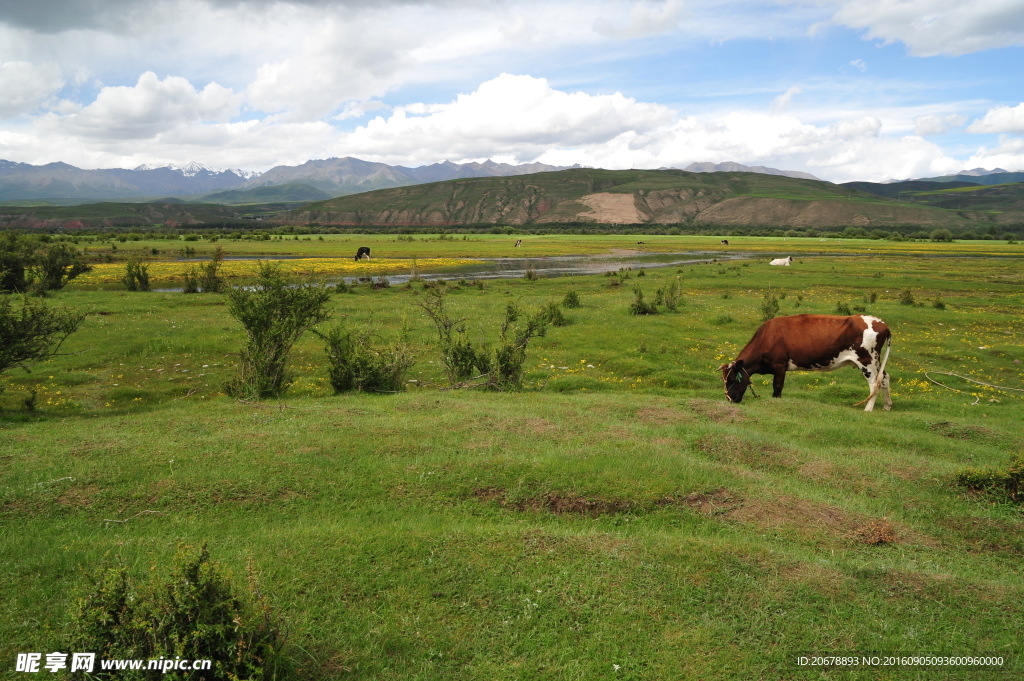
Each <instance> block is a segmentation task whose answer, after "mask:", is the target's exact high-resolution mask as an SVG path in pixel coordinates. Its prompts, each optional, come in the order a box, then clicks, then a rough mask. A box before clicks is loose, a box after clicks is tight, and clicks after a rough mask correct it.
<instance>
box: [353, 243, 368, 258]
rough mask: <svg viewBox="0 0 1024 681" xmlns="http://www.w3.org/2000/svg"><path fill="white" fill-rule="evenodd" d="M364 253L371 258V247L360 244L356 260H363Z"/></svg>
mask: <svg viewBox="0 0 1024 681" xmlns="http://www.w3.org/2000/svg"><path fill="white" fill-rule="evenodd" d="M364 255H365V256H366V259H367V260H369V259H370V249H369V248H367V247H366V246H360V247H359V250H357V251H356V260H362V259H363V256H364Z"/></svg>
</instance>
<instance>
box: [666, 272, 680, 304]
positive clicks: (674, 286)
mask: <svg viewBox="0 0 1024 681" xmlns="http://www.w3.org/2000/svg"><path fill="white" fill-rule="evenodd" d="M682 298H683V285H682V283H681V281H680V278H679V277H672V280H671V281H669V283H668V288H666V289H665V295H664V302H665V307H666V308H668V309H669V310H671V311H672V312H675V311H676V310H678V309H679V303H680V301H681V300H682Z"/></svg>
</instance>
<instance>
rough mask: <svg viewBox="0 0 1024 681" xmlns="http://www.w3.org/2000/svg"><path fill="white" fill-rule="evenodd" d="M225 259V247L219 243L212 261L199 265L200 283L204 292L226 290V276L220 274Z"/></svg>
mask: <svg viewBox="0 0 1024 681" xmlns="http://www.w3.org/2000/svg"><path fill="white" fill-rule="evenodd" d="M223 261H224V249H223V248H221V247H220V246H219V245H218V246H217V248H216V249H215V250H214V251H213V258H211V260H210V262H208V263H206V264H205V265H201V266H200V267H199V275H198V279H199V281H198V285H199V287H200V288H202V291H203V293H220V292H221V291H223V290H224V278H223V277H221V276H220V267H221V263H222V262H223Z"/></svg>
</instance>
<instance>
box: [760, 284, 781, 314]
mask: <svg viewBox="0 0 1024 681" xmlns="http://www.w3.org/2000/svg"><path fill="white" fill-rule="evenodd" d="M760 309H761V322H762V323H763V322H766V321H768V320H769V319H773V318H775V317H777V316H778V315H779V299H778V298H776V297H775V295H774V294H772V290H771V289H770V288H769V289H768V290H767V291H765V293H764V300H762V301H761V308H760Z"/></svg>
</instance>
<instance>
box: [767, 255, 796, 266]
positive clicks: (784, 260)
mask: <svg viewBox="0 0 1024 681" xmlns="http://www.w3.org/2000/svg"><path fill="white" fill-rule="evenodd" d="M792 262H793V256H791V255H790V256H787V257H785V258H776V259H775V260H772V261H771V262H770V263H768V264H769V265H784V266H786V267H789V266H790V265H791V264H792Z"/></svg>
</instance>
